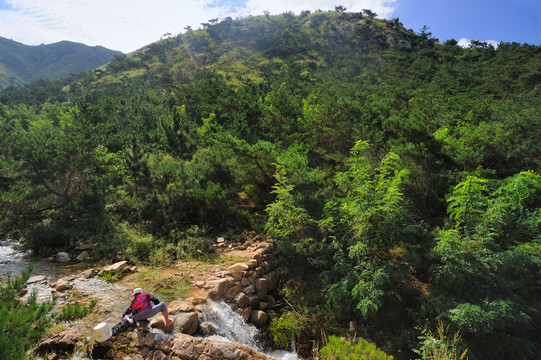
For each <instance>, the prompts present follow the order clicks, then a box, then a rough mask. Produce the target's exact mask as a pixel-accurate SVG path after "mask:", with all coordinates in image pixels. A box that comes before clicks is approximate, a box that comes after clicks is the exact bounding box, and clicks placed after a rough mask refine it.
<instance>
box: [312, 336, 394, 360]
mask: <svg viewBox="0 0 541 360" xmlns="http://www.w3.org/2000/svg"><path fill="white" fill-rule="evenodd" d="M320 355H321V359H323V360H358V359H366V360H393V357H392V356H388V355H387V354H385V353H384V352H383V351H381V350H379V349H378V348H377V347H376V345H374V344H371V343H369V342H368V341H366V340H363V339H359V341H358V342H357V343H356V344H353V343H351V342H349V341H347V340H344V339H341V338H339V337H336V336H332V335H331V336H329V342H328V343H327V345H325V346H324V347H322V348H321V350H320Z"/></svg>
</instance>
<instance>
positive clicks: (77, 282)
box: [0, 238, 298, 360]
mask: <svg viewBox="0 0 541 360" xmlns="http://www.w3.org/2000/svg"><path fill="white" fill-rule="evenodd" d="M1 245H6V246H7V244H5V243H4V244H1ZM10 245H11V244H10ZM2 249H3V248H2V247H0V260H1V259H2V257H1V254H2ZM5 250H6V249H4V253H5V252H6V251H5ZM211 250H212V253H213V254H214V257H220V256H225V255H227V256H229V257H230V258H231V259H236V260H239V261H237V262H235V263H233V264H227V265H226V264H222V265H219V264H215V265H208V264H206V265H205V266H204V267H203V268H204V269H205V270H204V271H195V269H196V268H198V266H199V265H200V264H196V263H194V262H179V263H177V264H175V265H174V266H173V267H172V268H170V269H164V270H163V271H169V272H170V273H171V274H172V275H175V276H177V277H181V276H185V277H188V278H189V279H190V283H191V288H190V291H189V293H190V295H189V296H187V297H185V298H170V299H160V300H162V301H166V303H167V305H168V309H169V313H170V316H171V317H173V318H174V319H175V324H174V329H167V330H168V331H165V329H164V324H163V320H162V319H163V318H162V317H161V315H158V316H155V317H154V318H153V319H152V321H151V323H150V326H148V327H147V328H138V329H136V330H130V331H127V332H125V333H122V334H120V335H118V336H116V337H114V338H112V339H110V340H108V341H105V342H102V343H98V342H97V341H96V339H95V334H94V331H93V328H94V327H95V326H96V325H97V324H98V323H101V322H107V323H108V325H109V326H110V327H112V326H114V325H115V324H116V323H118V322H119V320H120V314H121V313H122V312H123V311H124V310H125V308H126V307H127V305H128V304H129V302H130V301H131V298H132V295H131V294H132V289H133V288H134V287H143V288H144V287H145V279H144V278H141V276H140V274H139V271H138V269H137V268H134V267H130V266H129V265H128V264H127V262H125V261H119V262H117V263H114V264H99V265H98V266H93V267H89V264H88V263H85V262H84V261H82V259H79V261H72V260H71V259H69V260H65V259H64V255H60V254H59V255H57V256H56V257H54V258H51V259H49V260H47V261H43V260H40V261H38V262H37V263H36V262H35V261H32V260H33V259H31V258H30V256H29V255H28V254H23V255H21V254H20V253H19V252H17V251H14V252H13V253H11V255H9V256H7V258H8V259H11V260H13V261H15V262H18V266H19V267H18V268H17V267H15V268H14V269H11V270H10V271H13V270H15V271H13V272H14V273H15V274H16V273H17V272H18V271H20V270H21V269H22V268H23V267H25V266H27V265H28V263H30V262H34V263H36V269H35V270H34V272H33V275H34V276H33V277H32V278H31V279H29V281H28V284H27V292H26V293H21V294H20V295H21V297H22V298H24V297H25V296H28V294H29V293H30V292H31V291H37V292H38V298H40V299H44V300H45V299H48V298H50V296H51V295H52V294H53V293H56V294H57V296H58V301H57V303H58V306H59V307H60V306H62V305H63V304H66V303H81V304H85V303H90V301H91V300H92V299H95V300H97V301H98V304H97V306H96V307H95V310H94V311H93V312H92V313H91V314H89V315H88V316H86V317H85V318H83V319H81V320H77V321H73V322H70V323H66V324H64V326H63V327H62V328H61V329H60V331H59V332H58V333H57V334H51V336H50V337H48V338H46V339H44V340H43V341H42V342H41V344H40V345H39V346H38V348H37V353H38V354H42V356H43V358H44V359H45V358H46V359H48V360H51V359H67V358H71V359H74V360H82V359H123V360H132V359H133V360H139V359H269V358H276V359H298V357H297V356H296V355H295V354H294V353H293V352H283V351H272V350H268V349H267V351H266V350H265V346H264V345H263V341H262V339H261V336H260V329H262V328H265V327H266V325H267V323H268V315H267V311H268V310H270V309H272V307H273V306H274V303H275V299H274V297H273V296H272V295H270V293H271V291H272V290H273V289H274V287H275V285H276V281H277V273H276V269H277V265H278V262H277V260H276V257H275V251H274V245H273V243H272V242H271V241H251V242H248V243H246V242H243V243H232V242H230V241H227V240H226V239H224V238H218V239H216V241H215V243H214V246H213V248H212V249H211ZM74 255H77V254H74ZM59 256H60V259H59V258H58V257H59ZM68 257H69V255H68ZM74 257H75V256H74ZM59 261H61V262H59ZM9 262H10V261H9V260H5V259H4V265H6V264H8V263H9ZM1 266H2V264H1V263H0V275H2V274H5V273H3V272H2V270H3V269H2V268H1ZM12 267H13V266H12ZM192 270H194V271H192ZM100 272H102V273H103V272H107V273H108V274H117V275H118V274H119V273H121V274H122V275H121V276H120V277H121V280H120V281H118V282H115V283H110V282H107V281H105V280H103V279H101V278H100V277H99V276H97V275H98V274H99V273H100Z"/></svg>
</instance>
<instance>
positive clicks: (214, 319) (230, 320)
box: [203, 303, 300, 360]
mask: <svg viewBox="0 0 541 360" xmlns="http://www.w3.org/2000/svg"><path fill="white" fill-rule="evenodd" d="M203 315H204V321H206V322H209V323H210V324H211V325H212V329H213V330H214V332H215V333H216V335H217V336H212V337H211V338H213V337H214V338H216V337H217V338H218V339H219V340H225V341H231V342H235V343H239V344H242V345H246V346H248V347H250V348H252V349H254V350H256V351H258V352H261V353H264V354H266V355H268V356H270V357H272V358H274V359H282V360H300V358H299V357H298V356H297V355H296V354H295V353H294V352H288V351H283V350H272V351H266V350H265V349H263V346H262V345H261V344H260V343H259V341H258V337H259V335H260V334H259V330H257V328H256V327H255V326H253V325H250V324H247V323H246V322H244V319H243V318H242V316H240V315H239V314H237V313H236V312H235V311H233V309H231V307H230V306H229V305H227V304H226V303H214V304H207V305H206V307H205V311H204V314H203Z"/></svg>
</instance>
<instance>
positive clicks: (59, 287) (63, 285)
mask: <svg viewBox="0 0 541 360" xmlns="http://www.w3.org/2000/svg"><path fill="white" fill-rule="evenodd" d="M71 287H72V286H71V284H69V283H67V282H57V283H55V284H54V285H53V286H52V288H53V289H55V290H56V291H58V292H63V291H66V290H69V289H71Z"/></svg>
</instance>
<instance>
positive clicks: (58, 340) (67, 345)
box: [36, 327, 82, 353]
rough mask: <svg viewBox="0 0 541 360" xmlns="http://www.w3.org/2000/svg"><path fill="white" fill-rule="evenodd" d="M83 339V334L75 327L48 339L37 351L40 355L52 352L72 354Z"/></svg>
mask: <svg viewBox="0 0 541 360" xmlns="http://www.w3.org/2000/svg"><path fill="white" fill-rule="evenodd" d="M81 337H82V333H81V332H80V331H79V330H77V329H76V328H75V327H72V328H70V329H68V330H65V331H62V332H61V333H58V334H54V335H52V336H50V337H48V338H46V339H45V340H43V341H42V342H41V343H40V344H39V345H38V347H37V349H36V351H37V352H39V353H48V352H51V351H52V352H55V351H64V352H70V351H73V349H74V348H75V345H76V344H77V342H78V341H79V339H81Z"/></svg>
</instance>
